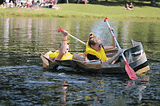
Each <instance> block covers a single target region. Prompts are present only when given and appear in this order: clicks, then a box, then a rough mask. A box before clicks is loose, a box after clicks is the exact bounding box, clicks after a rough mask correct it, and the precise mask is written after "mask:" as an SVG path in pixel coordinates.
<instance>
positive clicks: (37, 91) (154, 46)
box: [0, 17, 160, 106]
mask: <svg viewBox="0 0 160 106" xmlns="http://www.w3.org/2000/svg"><path fill="white" fill-rule="evenodd" d="M110 25H111V26H112V27H113V28H114V33H115V35H116V36H117V38H118V41H119V43H120V45H121V46H122V48H129V47H131V42H130V40H131V39H134V40H136V41H141V42H142V44H143V46H144V50H145V52H146V54H147V57H148V58H150V61H149V64H150V67H151V70H150V71H148V72H147V73H145V74H144V75H141V76H138V77H139V79H138V80H135V81H131V80H129V79H128V77H127V76H126V75H92V74H91V75H85V74H81V75H79V74H73V73H53V72H43V71H42V67H41V66H42V61H41V59H40V57H39V56H40V54H41V53H45V52H47V51H48V50H56V49H57V47H58V45H59V43H60V42H61V40H62V38H63V37H62V34H61V33H58V32H57V30H58V29H59V27H62V28H64V29H67V30H68V31H69V32H70V33H71V34H72V35H74V36H75V37H77V38H79V39H81V40H82V41H84V42H86V41H87V38H88V34H89V33H90V32H93V33H95V34H97V36H98V37H100V38H101V40H102V43H103V44H104V45H109V44H110V42H111V35H110V33H109V31H108V27H107V25H106V23H104V22H103V20H95V21H92V20H77V19H75V20H74V19H53V20H49V19H31V18H30V19H28V18H26V19H25V18H2V17H1V18H0V41H1V42H0V45H1V46H0V57H1V61H0V77H1V78H0V100H1V101H0V105H59V106H64V105H87V106H88V105H93V106H96V105H105V106H118V105H123V106H124V105H139V106H140V105H159V103H160V102H159V101H160V95H159V94H160V87H159V85H160V84H159V82H160V80H159V78H160V76H159V75H160V74H159V70H160V65H159V61H158V60H159V58H160V55H159V51H160V48H159V45H160V43H159V38H158V36H159V32H160V31H159V29H160V26H159V25H160V24H159V23H151V22H150V23H146V22H145V23H144V22H117V21H116V22H115V21H112V22H111V21H110ZM68 40H69V42H70V44H71V45H70V48H71V49H70V51H71V52H78V51H85V45H83V44H81V43H80V42H78V41H76V40H75V39H73V38H70V37H69V38H68ZM152 59H154V60H156V61H153V60H152ZM151 60H152V61H151Z"/></svg>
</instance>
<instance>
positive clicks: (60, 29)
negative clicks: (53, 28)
mask: <svg viewBox="0 0 160 106" xmlns="http://www.w3.org/2000/svg"><path fill="white" fill-rule="evenodd" d="M63 31H64V30H62V27H60V28H59V29H58V32H63ZM68 35H69V36H71V37H72V38H74V39H76V40H78V41H80V42H81V43H83V44H85V45H86V43H85V42H83V41H81V40H80V39H78V38H76V37H74V36H73V35H71V34H68Z"/></svg>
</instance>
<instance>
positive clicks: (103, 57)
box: [86, 41, 108, 61]
mask: <svg viewBox="0 0 160 106" xmlns="http://www.w3.org/2000/svg"><path fill="white" fill-rule="evenodd" d="M86 53H89V54H92V55H95V56H96V57H97V58H99V59H100V60H102V61H107V60H108V58H107V56H106V54H105V51H104V49H103V47H101V50H100V51H96V50H94V49H92V48H91V47H90V46H89V45H88V41H87V45H86Z"/></svg>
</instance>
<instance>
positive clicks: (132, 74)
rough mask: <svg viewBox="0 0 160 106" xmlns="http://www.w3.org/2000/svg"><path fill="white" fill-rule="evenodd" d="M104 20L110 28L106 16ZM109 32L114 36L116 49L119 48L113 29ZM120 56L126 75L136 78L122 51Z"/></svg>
mask: <svg viewBox="0 0 160 106" xmlns="http://www.w3.org/2000/svg"><path fill="white" fill-rule="evenodd" d="M104 22H106V23H107V25H108V27H109V28H110V25H109V22H108V21H107V17H106V18H105V19H104ZM111 34H112V36H113V38H114V41H115V42H116V45H117V46H118V49H121V47H120V46H119V43H118V41H117V39H116V37H115V35H114V33H113V31H111ZM122 57H123V60H124V62H125V70H126V72H127V74H128V76H129V78H130V79H132V80H135V79H137V76H136V73H135V72H134V70H133V69H132V68H131V67H130V66H129V64H128V62H127V60H126V58H125V56H124V54H123V53H122Z"/></svg>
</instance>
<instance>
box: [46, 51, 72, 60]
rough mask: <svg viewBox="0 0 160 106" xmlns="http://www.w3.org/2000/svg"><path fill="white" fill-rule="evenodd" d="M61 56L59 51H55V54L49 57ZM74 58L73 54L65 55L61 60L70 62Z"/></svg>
mask: <svg viewBox="0 0 160 106" xmlns="http://www.w3.org/2000/svg"><path fill="white" fill-rule="evenodd" d="M58 55H59V51H55V52H53V53H50V54H49V57H51V58H56V57H57V56H58ZM72 58H73V54H70V53H67V54H65V55H63V57H62V58H61V60H69V59H72Z"/></svg>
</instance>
